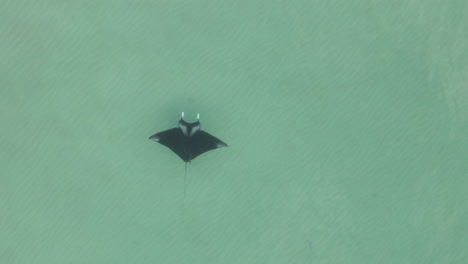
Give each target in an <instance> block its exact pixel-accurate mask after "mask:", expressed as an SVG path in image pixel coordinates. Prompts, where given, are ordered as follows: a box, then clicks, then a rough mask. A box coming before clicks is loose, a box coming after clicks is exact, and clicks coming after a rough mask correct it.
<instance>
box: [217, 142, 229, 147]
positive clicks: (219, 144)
mask: <svg viewBox="0 0 468 264" xmlns="http://www.w3.org/2000/svg"><path fill="white" fill-rule="evenodd" d="M227 146H228V145H227V144H226V143H224V142H222V141H219V142H218V143H217V144H216V147H217V148H223V147H227Z"/></svg>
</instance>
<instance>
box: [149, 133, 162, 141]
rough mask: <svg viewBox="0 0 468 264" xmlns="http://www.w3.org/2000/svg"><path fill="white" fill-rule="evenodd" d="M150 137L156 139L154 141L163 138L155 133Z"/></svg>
mask: <svg viewBox="0 0 468 264" xmlns="http://www.w3.org/2000/svg"><path fill="white" fill-rule="evenodd" d="M148 139H150V140H154V141H159V140H160V139H161V138H160V137H159V136H158V134H154V135H152V136H151V137H149V138H148Z"/></svg>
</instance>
